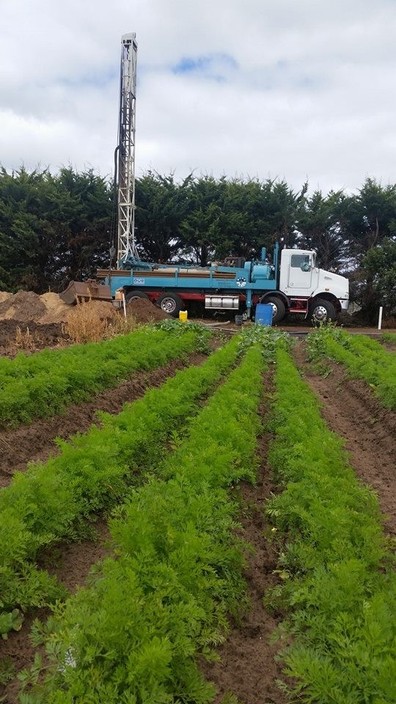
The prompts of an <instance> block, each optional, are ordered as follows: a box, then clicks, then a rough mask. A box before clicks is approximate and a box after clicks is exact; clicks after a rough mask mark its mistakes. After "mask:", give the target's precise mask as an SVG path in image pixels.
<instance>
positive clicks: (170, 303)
mask: <svg viewBox="0 0 396 704" xmlns="http://www.w3.org/2000/svg"><path fill="white" fill-rule="evenodd" d="M161 308H162V310H163V311H165V313H169V315H171V314H172V313H174V312H175V310H176V301H175V300H174V298H163V299H162V301H161Z"/></svg>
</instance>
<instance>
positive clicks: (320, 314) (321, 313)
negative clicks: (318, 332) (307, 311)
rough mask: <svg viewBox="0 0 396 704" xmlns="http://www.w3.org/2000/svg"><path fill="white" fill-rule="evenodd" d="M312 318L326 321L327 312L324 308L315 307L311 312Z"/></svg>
mask: <svg viewBox="0 0 396 704" xmlns="http://www.w3.org/2000/svg"><path fill="white" fill-rule="evenodd" d="M313 317H314V318H315V320H320V321H321V320H326V318H327V310H326V308H325V307H324V306H317V307H316V308H314V311H313Z"/></svg>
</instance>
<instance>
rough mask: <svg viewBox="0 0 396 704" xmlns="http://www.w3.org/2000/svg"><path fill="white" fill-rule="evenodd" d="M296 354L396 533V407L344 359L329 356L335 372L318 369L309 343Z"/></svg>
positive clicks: (330, 421) (297, 348)
mask: <svg viewBox="0 0 396 704" xmlns="http://www.w3.org/2000/svg"><path fill="white" fill-rule="evenodd" d="M294 356H295V360H296V363H297V365H298V366H299V368H300V370H301V372H302V374H303V376H304V378H305V379H306V381H307V382H308V384H309V385H310V387H311V388H312V390H313V391H314V393H315V394H316V395H317V397H318V399H319V401H320V402H321V405H322V415H323V418H324V419H325V420H326V422H327V424H328V426H329V427H330V428H331V430H333V431H334V432H335V433H337V434H338V435H340V436H341V437H342V438H344V440H345V448H346V450H347V452H348V455H349V461H350V464H351V466H352V467H353V469H354V470H355V472H356V474H357V476H358V477H359V478H360V479H361V480H362V481H363V482H364V483H365V484H367V485H368V486H370V487H372V489H373V490H374V491H375V493H376V494H377V496H378V500H379V504H380V508H381V511H382V513H383V514H384V520H385V530H386V531H387V532H388V533H389V534H391V535H396V500H395V499H396V449H395V448H396V442H395V438H396V413H395V412H393V411H390V410H388V409H386V408H384V407H383V406H382V405H381V403H380V401H379V400H378V399H377V398H376V396H375V395H374V393H373V392H372V391H371V389H370V387H369V386H368V385H367V384H365V383H364V382H363V381H360V380H359V379H352V378H350V377H349V376H348V372H347V370H346V369H345V367H344V366H342V365H341V364H336V363H332V362H329V363H328V368H329V370H330V373H329V374H327V375H322V376H321V375H319V374H317V373H315V371H314V369H313V367H312V365H310V364H309V363H308V362H307V358H306V347H305V344H304V343H298V344H297V345H296V346H295V348H294Z"/></svg>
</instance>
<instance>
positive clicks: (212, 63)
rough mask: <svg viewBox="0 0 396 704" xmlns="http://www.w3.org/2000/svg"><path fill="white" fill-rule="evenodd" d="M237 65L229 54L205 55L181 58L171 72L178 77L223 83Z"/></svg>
mask: <svg viewBox="0 0 396 704" xmlns="http://www.w3.org/2000/svg"><path fill="white" fill-rule="evenodd" d="M237 68H238V64H237V62H236V61H235V59H234V58H233V57H232V56H231V55H230V54H205V55H203V56H183V57H182V58H181V59H180V61H178V63H177V64H174V65H173V66H172V72H173V73H175V74H179V75H188V74H192V75H200V76H202V77H204V78H211V79H214V80H216V81H225V80H227V77H228V75H229V73H230V72H231V71H235V70H236V69H237Z"/></svg>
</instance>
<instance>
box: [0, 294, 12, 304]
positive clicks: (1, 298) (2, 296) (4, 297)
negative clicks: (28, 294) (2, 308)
mask: <svg viewBox="0 0 396 704" xmlns="http://www.w3.org/2000/svg"><path fill="white" fill-rule="evenodd" d="M12 295H13V294H12V293H8V291H0V303H4V301H6V300H7V298H10V297H11V296H12Z"/></svg>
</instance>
